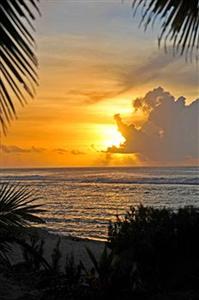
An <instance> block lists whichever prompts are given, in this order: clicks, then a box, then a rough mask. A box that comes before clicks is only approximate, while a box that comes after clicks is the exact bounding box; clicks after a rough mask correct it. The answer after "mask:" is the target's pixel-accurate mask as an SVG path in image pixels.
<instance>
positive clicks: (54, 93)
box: [0, 0, 199, 167]
mask: <svg viewBox="0 0 199 300" xmlns="http://www.w3.org/2000/svg"><path fill="white" fill-rule="evenodd" d="M131 3H132V1H128V0H126V1H120V0H110V1H109V0H107V1H102V0H91V1H88V0H79V1H78V0H77V1H69V0H58V1H51V0H41V4H40V9H41V12H42V17H41V18H40V17H38V18H37V21H36V30H37V31H36V36H35V38H36V41H37V50H36V51H37V55H38V59H39V70H38V74H39V87H38V88H37V94H36V97H35V99H34V100H29V104H28V105H26V106H25V107H24V108H21V107H18V113H17V115H18V119H17V120H16V121H14V122H12V124H11V127H10V128H9V132H8V135H7V136H6V137H3V138H2V145H1V158H0V165H1V167H58V166H59V167H61V166H62V167H67V166H114V165H115V166H117V165H127V166H128V165H130V166H134V165H183V164H196V163H197V162H198V143H199V141H198V129H197V125H199V124H198V117H197V114H198V113H199V110H198V102H199V100H197V101H196V99H197V98H198V95H199V89H198V84H199V81H198V70H197V66H196V64H195V63H194V62H193V63H186V62H185V59H184V57H180V58H179V57H173V56H172V51H171V49H170V51H169V52H170V53H168V54H165V52H164V49H160V50H159V49H158V45H157V36H158V23H157V27H156V28H154V29H153V30H152V29H151V28H150V29H148V31H147V32H144V30H143V28H141V29H139V28H138V25H139V21H140V12H139V11H138V14H137V16H136V17H133V13H132V9H131ZM158 87H162V88H163V89H164V90H163V89H162V88H160V89H157V88H158ZM154 89H156V90H155V91H153V90H154ZM149 91H153V92H152V94H149V95H147V96H146V97H145V95H146V94H147V93H148V92H149ZM164 91H167V92H169V93H170V94H171V95H173V96H174V97H175V99H173V98H171V97H170V96H169V95H168V94H166V93H165V92H164ZM180 96H184V97H185V98H186V102H185V101H184V98H180V100H178V101H177V102H176V99H178V98H179V97H180ZM137 97H142V99H140V100H139V101H138V100H137V101H136V102H133V100H135V99H136V98H137ZM150 97H152V98H150ZM154 97H156V99H155V98H154ZM160 98H161V99H162V98H163V99H164V101H163V102H164V104H163V102H161V103H160ZM151 99H152V100H151ZM154 99H155V100H154ZM191 103H192V104H191ZM115 114H120V116H116V117H115V118H114V115H115ZM118 130H119V131H118ZM122 135H123V136H122ZM186 137H189V139H188V140H186ZM178 139H179V140H178ZM125 140H126V144H123V143H124V142H125ZM121 144H122V145H121ZM165 145H166V146H165ZM182 149H183V150H182Z"/></svg>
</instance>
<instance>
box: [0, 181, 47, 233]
mask: <svg viewBox="0 0 199 300" xmlns="http://www.w3.org/2000/svg"><path fill="white" fill-rule="evenodd" d="M33 195H34V192H33V191H32V190H30V189H28V188H27V187H21V186H19V185H17V184H9V183H2V184H1V185H0V227H1V228H8V226H28V225H29V224H31V223H42V222H43V220H42V219H41V218H39V217H38V216H37V215H36V214H37V213H41V212H42V211H43V210H42V209H41V205H39V204H35V201H36V200H38V199H39V197H38V196H33Z"/></svg>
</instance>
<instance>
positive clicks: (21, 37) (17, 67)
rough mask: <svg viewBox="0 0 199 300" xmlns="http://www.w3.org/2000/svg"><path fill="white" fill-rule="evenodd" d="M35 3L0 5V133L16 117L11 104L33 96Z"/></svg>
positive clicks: (22, 0)
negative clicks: (27, 96)
mask: <svg viewBox="0 0 199 300" xmlns="http://www.w3.org/2000/svg"><path fill="white" fill-rule="evenodd" d="M38 1H39V0H30V1H26V0H3V1H1V4H0V17H1V27H0V36H1V44H0V45H1V46H0V57H1V62H0V68H1V79H0V131H3V132H4V134H6V132H7V128H8V124H9V123H10V121H11V120H12V119H14V118H15V117H16V108H15V106H16V105H15V100H17V101H19V103H20V104H21V105H24V104H25V103H26V98H25V96H26V95H29V96H30V97H33V96H34V93H35V86H36V85H37V84H38V81H37V72H36V69H37V65H38V63H37V58H36V56H35V53H34V52H35V41H34V38H33V35H32V32H33V31H34V27H33V21H34V20H35V15H34V13H33V12H32V11H36V12H37V13H39V9H38V6H37V2H38Z"/></svg>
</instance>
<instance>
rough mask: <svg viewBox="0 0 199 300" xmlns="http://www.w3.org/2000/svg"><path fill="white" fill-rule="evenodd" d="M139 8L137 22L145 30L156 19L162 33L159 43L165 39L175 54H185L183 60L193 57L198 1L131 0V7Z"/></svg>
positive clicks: (198, 35) (198, 38) (198, 36)
mask: <svg viewBox="0 0 199 300" xmlns="http://www.w3.org/2000/svg"><path fill="white" fill-rule="evenodd" d="M138 7H142V10H141V12H142V18H141V22H140V25H143V26H144V28H145V30H146V28H147V27H148V25H149V24H152V25H153V24H154V23H155V21H156V19H157V18H158V19H159V22H160V24H161V32H160V36H159V38H158V41H159V46H160V44H161V42H162V40H164V45H165V50H166V49H167V47H166V46H167V43H168V42H171V43H172V44H173V51H174V54H180V55H183V54H185V57H186V59H187V58H188V57H189V58H190V59H192V57H193V56H195V58H196V60H198V48H199V1H198V0H134V1H133V10H134V13H136V11H137V8H138Z"/></svg>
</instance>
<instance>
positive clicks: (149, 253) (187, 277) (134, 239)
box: [109, 205, 199, 299]
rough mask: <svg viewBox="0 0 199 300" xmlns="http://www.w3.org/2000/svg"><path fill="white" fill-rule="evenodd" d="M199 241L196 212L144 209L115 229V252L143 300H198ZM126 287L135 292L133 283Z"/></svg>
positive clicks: (112, 241)
mask: <svg viewBox="0 0 199 300" xmlns="http://www.w3.org/2000/svg"><path fill="white" fill-rule="evenodd" d="M198 237H199V210H198V209H197V208H193V207H184V208H180V209H178V210H177V211H173V210H171V209H168V208H162V209H158V208H152V207H144V206H142V205H140V206H139V207H138V208H135V207H132V208H131V209H130V211H129V212H128V213H127V214H126V216H125V218H124V220H118V221H117V222H116V223H113V224H110V227H109V243H110V248H111V249H112V251H113V253H114V255H115V256H117V257H118V260H119V263H120V265H122V267H123V268H125V274H126V276H128V277H129V278H130V276H132V271H133V272H134V275H133V290H132V292H133V293H134V292H135V293H138V294H141V295H142V298H141V299H144V295H145V294H146V295H147V296H146V299H150V297H152V299H153V297H158V295H160V298H157V299H184V298H183V297H184V295H187V294H190V298H189V299H196V298H197V297H198V294H199V289H198V287H199V257H198V253H199V239H198ZM127 274H128V275H127ZM126 282H128V283H127V285H126V288H127V290H128V291H130V290H131V288H132V285H131V281H126ZM154 295H155V296H154ZM175 295H176V296H175ZM177 295H179V296H177ZM191 295H194V296H193V297H192V296H191ZM161 297H162V298H161ZM164 297H165V298H164ZM194 297H195V298H194ZM154 299H156V298H154ZM185 299H187V298H185Z"/></svg>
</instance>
